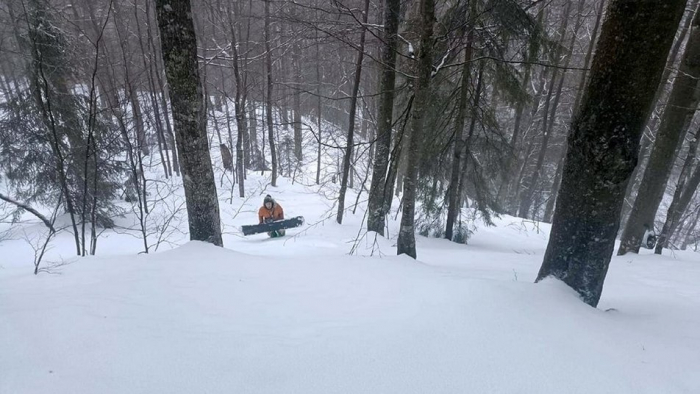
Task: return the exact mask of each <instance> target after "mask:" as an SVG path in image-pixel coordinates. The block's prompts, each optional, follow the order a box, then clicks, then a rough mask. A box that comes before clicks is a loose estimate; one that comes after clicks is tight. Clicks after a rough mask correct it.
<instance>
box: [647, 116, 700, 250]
mask: <svg viewBox="0 0 700 394" xmlns="http://www.w3.org/2000/svg"><path fill="white" fill-rule="evenodd" d="M698 138H700V129H698V130H697V131H696V132H695V135H693V137H692V139H691V141H690V146H689V147H688V156H687V157H686V159H685V162H684V164H683V169H682V170H681V174H680V176H679V177H678V183H677V185H676V190H675V192H674V194H673V201H671V205H670V206H669V207H668V212H667V213H666V221H665V222H664V226H663V229H662V230H661V233H660V234H659V239H658V241H657V242H656V249H655V251H654V252H655V253H656V254H661V252H662V251H663V248H668V247H669V242H668V241H669V239H670V238H671V237H672V236H673V234H674V233H675V232H676V230H677V229H678V225H679V224H680V221H681V217H682V216H683V213H684V212H685V211H686V210H687V209H688V205H690V201H691V200H692V199H693V195H694V194H695V191H696V190H697V188H698V185H700V166H697V167H696V168H695V170H694V171H693V173H692V175H691V174H690V170H691V168H692V166H693V165H695V161H696V157H697V147H698Z"/></svg>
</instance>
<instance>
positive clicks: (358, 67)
mask: <svg viewBox="0 0 700 394" xmlns="http://www.w3.org/2000/svg"><path fill="white" fill-rule="evenodd" d="M368 14H369V0H365V7H364V12H363V14H362V24H363V26H362V33H360V45H359V47H358V52H357V61H356V62H355V81H354V82H353V85H352V95H351V96H350V115H349V116H350V117H349V122H348V134H347V139H346V146H345V156H343V177H342V178H341V181H340V193H339V195H338V214H337V215H336V221H337V222H338V223H339V224H342V223H343V214H344V213H345V193H346V192H347V189H348V177H349V176H352V175H351V174H350V167H351V166H352V163H351V160H352V152H353V144H354V138H355V113H356V111H357V94H358V92H359V91H360V82H361V80H362V60H363V59H364V57H365V35H366V32H367V30H366V29H365V28H364V25H366V24H367V18H368V16H369V15H368Z"/></svg>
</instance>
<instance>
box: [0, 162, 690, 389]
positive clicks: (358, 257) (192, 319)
mask: <svg viewBox="0 0 700 394" xmlns="http://www.w3.org/2000/svg"><path fill="white" fill-rule="evenodd" d="M215 156H216V155H215ZM308 156H309V157H311V158H312V159H313V158H314V157H315V156H314V154H313V153H312V152H310V153H309V155H308ZM312 159H309V161H308V165H307V168H305V169H304V170H303V171H302V172H301V173H300V175H299V176H298V177H296V179H294V182H292V180H291V179H289V178H282V179H280V185H279V186H278V187H276V188H273V187H270V186H268V185H267V183H268V179H267V175H268V174H264V175H261V174H259V173H256V174H253V173H250V174H249V176H248V180H247V183H246V189H247V193H246V195H247V196H248V197H247V198H246V199H241V198H238V197H237V196H236V194H237V192H236V191H235V190H237V189H234V193H233V198H231V195H232V193H231V185H230V179H229V178H230V176H229V177H227V176H225V175H224V174H223V172H222V171H220V170H217V185H218V186H219V194H220V201H221V211H222V222H223V226H224V233H225V234H224V243H225V248H224V249H222V248H216V247H213V246H210V245H207V244H203V243H197V242H190V243H188V242H187V241H186V240H187V235H186V234H185V232H186V229H187V224H186V222H185V221H183V217H184V216H183V211H182V209H183V208H182V206H181V203H182V193H181V190H180V189H179V188H178V187H177V180H176V181H175V184H174V185H175V186H174V188H168V187H167V185H168V182H165V181H163V180H162V179H160V180H159V181H158V182H152V183H151V184H152V185H153V186H152V187H154V188H155V187H163V188H162V189H159V190H160V192H158V190H155V189H152V190H151V192H152V194H151V196H150V198H152V199H153V201H155V200H157V199H162V201H161V202H159V203H158V204H156V205H155V207H154V210H153V212H152V213H151V216H149V221H150V222H149V223H150V226H151V227H152V228H153V230H152V231H153V232H152V233H151V234H150V235H149V245H150V249H151V252H152V253H150V254H142V253H140V252H141V251H142V250H143V240H142V239H140V238H139V234H138V232H137V231H135V230H134V229H135V224H136V220H135V217H134V215H133V214H127V215H126V216H125V217H124V218H122V219H120V220H119V221H118V224H119V226H120V228H118V229H117V230H116V231H113V230H109V231H106V232H104V233H102V234H101V236H100V238H99V243H98V256H97V257H83V258H77V257H74V254H75V246H74V245H73V244H72V236H71V235H70V234H68V233H67V232H63V233H61V234H60V235H59V236H58V237H57V238H56V239H55V240H54V242H52V244H51V246H52V248H51V250H50V251H49V253H48V255H47V257H46V259H45V260H46V261H45V262H44V263H43V267H44V268H45V270H44V271H42V272H41V273H40V274H39V275H37V276H35V275H33V274H32V271H33V266H32V260H33V250H32V248H31V247H30V245H29V243H28V242H27V241H30V242H35V243H36V242H37V241H40V235H41V234H42V232H43V231H44V228H43V227H42V226H41V225H40V224H37V223H36V222H35V221H28V222H23V223H20V224H17V225H15V226H13V227H12V229H11V238H13V239H7V240H4V241H2V242H0V393H1V394H33V393H51V394H62V393H66V394H67V393H71V394H87V393H305V394H306V393H324V394H325V393H586V394H590V393H616V394H621V393H654V394H657V393H700V286H699V285H698V284H700V254H697V253H694V252H691V251H687V252H678V253H677V254H675V255H673V256H663V257H658V256H654V255H652V254H650V251H644V252H643V253H642V254H641V255H639V256H624V257H622V258H618V257H615V258H613V262H612V265H611V268H610V271H609V274H608V279H607V281H606V285H605V289H604V292H603V297H602V300H601V303H600V305H599V308H598V309H594V308H591V307H589V306H587V305H586V304H584V303H583V302H581V301H580V300H579V299H578V298H577V296H576V294H575V293H574V292H573V291H572V290H570V289H569V288H568V287H566V286H565V285H563V284H562V283H560V282H557V281H554V280H547V281H544V282H543V283H539V284H534V283H533V280H534V278H535V276H536V273H537V271H538V269H539V265H540V263H541V261H542V256H543V253H544V250H545V247H546V243H547V236H548V232H549V226H548V225H546V224H536V223H532V222H528V221H523V220H521V219H517V218H511V217H503V218H499V219H496V220H495V221H496V226H495V227H484V226H480V227H479V228H478V230H477V231H476V233H475V234H474V235H473V237H472V238H471V239H470V240H469V244H468V245H460V244H455V243H451V242H448V241H445V240H440V239H430V238H424V237H418V240H417V244H418V257H419V258H418V261H414V260H412V259H410V258H407V257H405V256H400V257H397V256H395V247H394V244H395V236H396V234H397V231H396V230H397V228H398V223H397V222H396V221H394V220H392V221H391V222H390V223H389V230H390V231H389V238H388V239H385V238H382V237H375V236H374V235H372V234H365V233H364V231H362V227H363V220H364V216H363V215H364V205H365V202H364V200H365V198H366V193H364V194H363V195H361V196H360V199H359V201H360V204H359V206H358V209H357V212H356V213H355V214H352V213H351V212H348V213H347V214H346V217H345V222H344V223H343V225H338V224H337V223H335V220H334V214H335V209H334V208H335V200H334V198H335V196H336V193H335V188H337V185H333V184H325V185H322V186H316V185H314V182H313V179H314V175H315V174H314V173H313V170H314V169H315V165H314V163H313V161H312ZM219 161H220V160H219V159H218V157H215V162H216V163H219ZM324 161H327V162H328V163H327V165H326V166H324V168H325V167H328V168H330V167H332V165H331V163H332V162H334V161H336V160H335V159H334V158H333V157H332V156H324ZM219 166H220V164H219ZM153 168H155V169H157V168H158V167H157V166H155V165H154V166H153ZM153 171H154V172H155V171H156V170H153ZM151 176H153V177H156V175H155V174H151ZM329 176H330V174H329V173H325V174H324V180H327V179H328V178H329ZM360 178H361V177H360ZM359 183H360V182H359V181H358V182H357V187H356V190H358V189H359ZM163 185H166V186H163ZM266 193H271V194H272V195H273V196H274V197H275V198H277V199H278V201H279V202H280V203H281V204H282V205H283V207H284V209H285V212H286V213H287V215H288V216H298V215H301V216H304V217H305V218H306V225H305V226H304V227H302V228H298V229H293V230H288V233H287V237H285V238H280V239H268V238H267V236H266V235H264V234H263V235H255V236H250V237H243V236H241V234H240V232H239V231H238V227H239V226H240V225H242V224H249V223H255V221H256V220H257V218H256V211H257V208H258V206H259V204H261V202H262V197H263V196H264V195H265V194H266ZM355 198H356V194H355V193H354V192H350V193H349V194H348V198H347V204H346V206H347V207H349V209H350V210H352V208H353V205H354V202H355ZM172 213H176V214H175V215H172ZM25 217H26V218H27V219H30V217H28V216H26V215H25ZM170 217H173V218H174V220H171V221H170V220H169V218H170ZM393 218H394V214H392V219H393ZM60 220H61V221H64V222H65V220H66V218H60ZM164 224H168V226H165V227H164ZM5 229H7V228H0V231H2V230H5ZM161 235H162V237H161ZM159 237H161V238H162V240H163V241H164V242H160V244H159V247H158V250H157V251H156V250H155V249H156V248H155V245H156V244H158V239H159ZM154 251H155V253H153V252H154Z"/></svg>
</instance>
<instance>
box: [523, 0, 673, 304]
mask: <svg viewBox="0 0 700 394" xmlns="http://www.w3.org/2000/svg"><path fill="white" fill-rule="evenodd" d="M684 7H685V1H684V0H675V1H672V0H669V1H665V2H664V3H663V4H660V3H656V2H644V1H642V2H629V1H626V0H612V1H611V3H610V7H609V9H608V15H607V17H606V19H605V23H604V24H603V29H602V33H601V37H600V42H599V45H598V48H599V49H598V51H597V53H596V55H595V58H594V60H593V65H592V67H591V81H590V83H589V85H588V88H587V90H586V93H585V95H584V98H583V101H582V106H581V110H580V111H579V113H578V116H576V117H575V118H574V120H573V122H572V127H571V135H570V137H569V142H568V143H569V149H568V152H567V158H566V164H565V166H564V176H563V179H562V186H561V191H560V192H559V196H560V197H559V203H558V204H557V207H556V210H555V212H554V220H553V223H552V231H551V234H550V238H549V244H548V245H547V251H546V252H545V256H544V261H543V263H542V267H541V268H540V272H539V274H538V276H537V281H540V280H542V279H544V278H546V277H548V276H554V277H555V278H558V279H560V280H562V281H564V282H565V283H566V284H567V285H569V286H570V287H572V288H573V289H574V290H576V291H577V292H578V293H579V295H580V296H581V298H582V300H583V301H584V302H586V303H587V304H589V305H591V306H593V307H595V306H597V305H598V301H599V300H600V296H601V293H602V290H603V282H604V281H605V276H606V274H607V270H608V266H609V264H610V258H611V254H612V251H613V248H614V246H615V235H616V234H617V229H618V227H619V220H620V207H621V205H622V200H623V199H624V193H625V188H626V186H627V182H629V176H630V175H631V174H632V170H633V169H634V166H635V165H636V161H637V157H636V155H637V153H638V150H637V149H638V145H639V138H640V136H641V133H642V129H643V127H644V118H645V115H646V113H647V111H648V110H649V107H650V106H651V102H652V100H653V98H654V93H655V90H656V87H657V86H658V84H659V81H660V78H661V74H662V72H663V67H664V64H665V62H666V56H667V55H668V51H669V50H670V48H671V44H673V36H674V34H675V32H676V29H677V27H678V23H679V22H680V19H681V17H682V16H683V10H684ZM649 31H653V32H654V33H655V34H654V35H652V36H650V35H649V34H648V32H649Z"/></svg>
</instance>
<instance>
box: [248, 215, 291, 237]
mask: <svg viewBox="0 0 700 394" xmlns="http://www.w3.org/2000/svg"><path fill="white" fill-rule="evenodd" d="M303 224H304V217H303V216H297V217H295V218H291V219H284V220H275V221H273V222H268V223H263V224H251V225H245V226H241V231H242V232H243V235H252V234H260V233H269V232H272V231H278V230H286V229H288V228H295V227H299V226H301V225H303Z"/></svg>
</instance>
